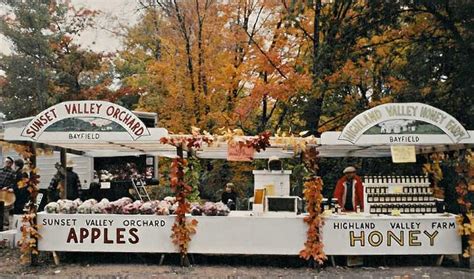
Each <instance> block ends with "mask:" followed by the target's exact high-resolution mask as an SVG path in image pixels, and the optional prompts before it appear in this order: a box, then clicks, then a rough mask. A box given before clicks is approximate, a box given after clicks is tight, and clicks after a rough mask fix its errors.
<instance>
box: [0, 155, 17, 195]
mask: <svg viewBox="0 0 474 279" xmlns="http://www.w3.org/2000/svg"><path fill="white" fill-rule="evenodd" d="M13 162H14V161H13V158H12V157H6V158H5V160H4V161H3V168H2V169H0V189H2V190H7V189H13V186H14V184H15V172H14V171H13Z"/></svg>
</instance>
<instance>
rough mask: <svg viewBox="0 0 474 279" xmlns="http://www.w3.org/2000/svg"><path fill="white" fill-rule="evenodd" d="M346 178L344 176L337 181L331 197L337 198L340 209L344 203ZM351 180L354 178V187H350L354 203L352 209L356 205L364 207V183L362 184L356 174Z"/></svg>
mask: <svg viewBox="0 0 474 279" xmlns="http://www.w3.org/2000/svg"><path fill="white" fill-rule="evenodd" d="M346 180H347V179H346V177H345V176H344V177H342V178H341V179H339V180H338V181H337V184H336V188H335V189H334V194H333V197H334V198H336V199H337V202H338V203H339V205H340V206H341V207H342V209H344V205H345V204H346V189H347V185H346V184H347V183H346V182H347V181H346ZM353 180H355V187H352V204H353V205H354V209H355V208H356V206H360V209H361V210H362V209H364V185H362V180H361V179H360V177H359V176H357V175H356V176H354V178H353Z"/></svg>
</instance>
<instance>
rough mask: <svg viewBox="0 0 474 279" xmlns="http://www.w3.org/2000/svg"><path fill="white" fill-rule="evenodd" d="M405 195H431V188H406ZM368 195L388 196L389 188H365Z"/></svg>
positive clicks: (404, 189)
mask: <svg viewBox="0 0 474 279" xmlns="http://www.w3.org/2000/svg"><path fill="white" fill-rule="evenodd" d="M402 191H403V193H412V194H422V193H431V189H430V187H423V186H404V187H403V190H402ZM365 192H366V193H367V194H386V193H388V186H378V187H365Z"/></svg>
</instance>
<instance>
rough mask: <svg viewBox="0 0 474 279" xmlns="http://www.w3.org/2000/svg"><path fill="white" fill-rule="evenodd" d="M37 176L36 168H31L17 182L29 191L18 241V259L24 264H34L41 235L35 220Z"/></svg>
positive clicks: (37, 190)
mask: <svg viewBox="0 0 474 279" xmlns="http://www.w3.org/2000/svg"><path fill="white" fill-rule="evenodd" d="M39 178H40V176H39V175H38V171H37V169H36V168H32V169H31V171H30V175H29V178H23V179H22V180H21V181H19V182H18V186H19V187H20V188H23V187H27V189H28V192H29V193H30V201H29V203H28V205H27V207H28V212H27V213H26V214H24V215H23V217H22V225H21V228H20V231H21V240H20V241H18V245H19V246H20V251H21V256H20V261H21V262H22V263H24V264H26V263H31V264H34V260H33V257H35V256H36V255H38V254H39V250H38V239H40V238H41V235H40V234H39V232H38V229H39V228H40V225H38V224H37V220H36V218H37V215H36V211H37V208H36V197H37V196H38V192H39V188H38V185H39Z"/></svg>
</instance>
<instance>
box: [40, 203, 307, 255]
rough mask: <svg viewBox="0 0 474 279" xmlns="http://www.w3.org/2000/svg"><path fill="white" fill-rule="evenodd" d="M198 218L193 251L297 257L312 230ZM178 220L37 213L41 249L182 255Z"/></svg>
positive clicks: (246, 217)
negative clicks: (176, 238)
mask: <svg viewBox="0 0 474 279" xmlns="http://www.w3.org/2000/svg"><path fill="white" fill-rule="evenodd" d="M189 218H194V219H196V220H198V222H199V223H198V225H197V229H196V230H197V233H196V234H195V235H193V236H192V239H191V243H190V246H189V249H188V250H189V253H202V254H252V255H258V254H262V255H297V254H298V253H299V251H300V250H301V249H303V246H304V242H305V241H306V230H307V226H306V224H305V223H304V222H303V218H302V217H299V216H295V215H293V216H282V215H276V216H272V215H271V214H270V215H268V216H258V217H257V216H250V212H249V211H233V212H231V214H230V215H229V216H226V217H223V216H189ZM174 220H175V216H157V215H113V214H111V215H104V214H100V215H95V214H46V213H44V212H41V213H38V224H40V225H42V227H41V228H40V230H39V233H40V234H41V236H42V238H41V239H40V240H39V250H41V251H78V252H79V251H81V252H86V251H87V252H142V253H177V252H178V250H177V248H176V246H175V245H174V244H173V243H172V240H171V237H170V235H171V227H172V225H173V223H174Z"/></svg>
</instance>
